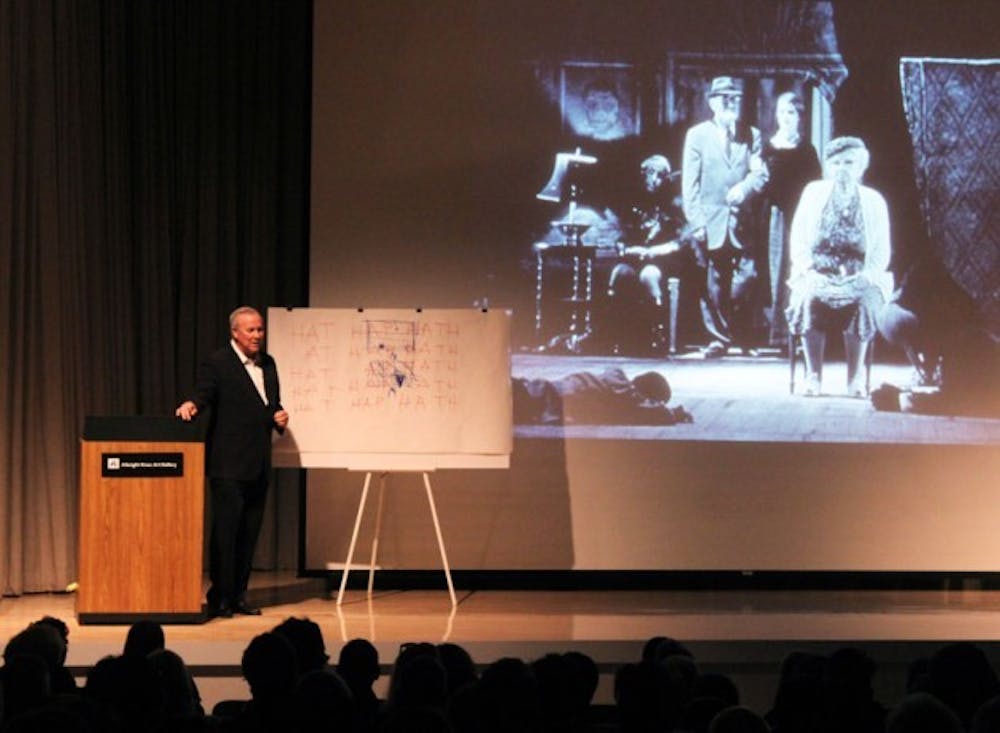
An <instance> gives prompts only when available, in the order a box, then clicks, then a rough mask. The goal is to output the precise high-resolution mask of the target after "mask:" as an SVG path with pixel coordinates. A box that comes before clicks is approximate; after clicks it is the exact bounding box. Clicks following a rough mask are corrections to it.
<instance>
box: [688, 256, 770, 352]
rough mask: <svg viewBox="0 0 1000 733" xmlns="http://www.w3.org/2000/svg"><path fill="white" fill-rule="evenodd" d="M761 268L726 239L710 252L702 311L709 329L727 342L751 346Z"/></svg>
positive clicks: (712, 334)
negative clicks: (756, 287) (756, 290)
mask: <svg viewBox="0 0 1000 733" xmlns="http://www.w3.org/2000/svg"><path fill="white" fill-rule="evenodd" d="M756 283H757V268H756V266H755V264H754V261H753V259H752V258H751V257H749V256H748V254H747V253H746V252H745V251H744V250H742V249H736V248H735V247H733V246H732V244H731V243H730V242H728V241H727V242H726V243H725V244H724V245H723V246H722V247H719V249H714V250H711V251H709V253H708V268H707V273H706V284H705V294H704V296H703V298H702V303H701V312H702V320H703V321H704V324H705V329H706V330H707V331H708V332H709V334H710V335H711V336H712V338H714V339H717V340H718V341H721V342H722V343H724V344H727V345H728V344H733V345H735V346H751V345H752V344H751V343H750V342H751V340H752V336H751V334H752V329H753V316H754V313H753V306H754V301H755V286H756Z"/></svg>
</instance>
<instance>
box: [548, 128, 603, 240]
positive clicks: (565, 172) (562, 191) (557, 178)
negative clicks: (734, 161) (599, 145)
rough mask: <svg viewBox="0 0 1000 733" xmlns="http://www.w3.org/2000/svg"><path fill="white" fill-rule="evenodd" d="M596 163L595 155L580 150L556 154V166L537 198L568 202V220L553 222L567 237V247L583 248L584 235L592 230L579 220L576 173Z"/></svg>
mask: <svg viewBox="0 0 1000 733" xmlns="http://www.w3.org/2000/svg"><path fill="white" fill-rule="evenodd" d="M596 162H597V158H595V157H594V156H593V155H584V154H583V153H581V152H580V148H577V149H576V151H575V152H572V153H556V160H555V165H554V166H553V167H552V175H551V176H550V177H549V182H548V183H546V184H545V187H544V188H543V189H542V190H541V191H539V192H538V194H537V197H538V198H540V199H541V200H542V201H552V202H553V203H561V202H563V201H566V202H568V204H569V210H568V211H567V212H566V218H565V219H563V220H561V221H554V222H552V226H554V227H556V228H557V229H558V230H559V231H560V232H561V233H562V235H563V236H564V237H565V244H566V245H569V246H576V247H581V246H583V233H584V232H585V231H587V229H589V228H590V224H587V223H585V222H581V221H578V220H577V216H576V207H577V201H578V200H579V196H580V186H579V183H578V182H577V180H576V176H575V175H574V171H575V169H576V168H578V167H579V166H583V165H593V164H594V163H596Z"/></svg>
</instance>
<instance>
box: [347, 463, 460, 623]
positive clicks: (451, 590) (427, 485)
mask: <svg viewBox="0 0 1000 733" xmlns="http://www.w3.org/2000/svg"><path fill="white" fill-rule="evenodd" d="M412 472H415V471H412ZM373 473H378V475H379V485H378V508H377V510H376V514H375V534H374V536H373V537H372V551H371V558H370V559H369V563H368V596H369V597H371V594H372V587H373V584H374V579H375V560H376V558H377V556H378V541H379V533H380V532H381V530H382V508H383V505H384V502H385V482H386V479H387V478H388V476H389V473H390V472H389V471H386V470H382V471H367V472H366V473H365V483H364V488H363V489H362V490H361V500H360V501H359V502H358V513H357V516H356V517H355V519H354V531H353V532H352V533H351V544H350V547H349V548H348V550H347V561H346V562H345V563H344V570H343V572H342V573H341V575H340V590H339V591H338V592H337V605H338V606H340V605H341V603H342V602H343V600H344V589H345V588H346V587H347V574H348V573H349V572H350V570H351V561H352V560H353V559H354V550H355V547H356V545H357V542H358V531H359V530H360V529H361V519H362V518H363V517H364V513H365V504H366V503H367V501H368V489H369V488H370V486H371V481H372V474H373ZM420 473H421V474H422V475H423V477H424V489H425V490H426V491H427V503H428V504H429V505H430V508H431V517H432V518H433V520H434V532H435V534H436V535H437V543H438V549H439V550H440V551H441V564H442V565H443V566H444V576H445V579H446V580H447V581H448V595H449V596H451V607H452V608H453V609H454V608H455V607H456V606H457V605H458V601H457V600H456V598H455V586H454V584H453V583H452V582H451V569H450V568H449V566H448V554H447V553H446V552H445V549H444V538H443V537H442V535H441V523H440V522H439V521H438V515H437V507H436V505H435V504H434V491H433V490H432V489H431V479H430V476H429V475H428V474H429V473H430V471H420Z"/></svg>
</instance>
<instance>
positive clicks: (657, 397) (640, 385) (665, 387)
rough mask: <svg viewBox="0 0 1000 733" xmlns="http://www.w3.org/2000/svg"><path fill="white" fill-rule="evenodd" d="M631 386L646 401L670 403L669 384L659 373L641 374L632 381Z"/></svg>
mask: <svg viewBox="0 0 1000 733" xmlns="http://www.w3.org/2000/svg"><path fill="white" fill-rule="evenodd" d="M632 384H633V385H635V388H636V390H638V391H639V394H641V395H642V396H643V397H645V398H646V399H647V400H653V401H654V402H669V401H670V383H669V382H667V378H666V377H664V376H663V375H662V374H660V373H659V372H643V373H642V374H639V375H637V376H636V377H634V378H633V379H632Z"/></svg>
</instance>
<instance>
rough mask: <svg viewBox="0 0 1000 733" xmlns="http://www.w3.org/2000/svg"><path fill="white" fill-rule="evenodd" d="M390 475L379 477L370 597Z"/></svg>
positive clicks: (369, 571) (369, 578) (383, 474)
mask: <svg viewBox="0 0 1000 733" xmlns="http://www.w3.org/2000/svg"><path fill="white" fill-rule="evenodd" d="M388 475H389V474H388V473H387V472H385V471H383V472H382V473H380V474H379V475H378V509H377V510H376V512H375V535H374V536H373V537H372V556H371V561H370V562H369V563H368V595H369V596H370V595H371V594H372V588H373V587H374V585H375V559H376V558H377V557H378V538H379V535H380V534H381V533H382V506H383V505H384V504H385V480H386V477H387V476H388Z"/></svg>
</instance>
